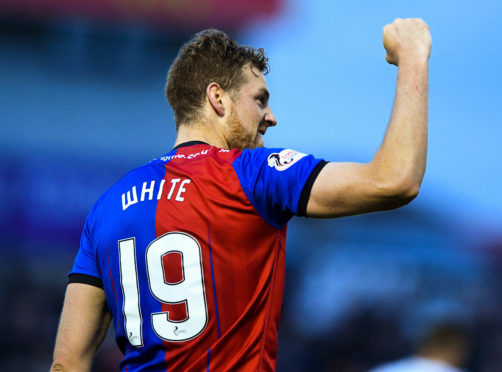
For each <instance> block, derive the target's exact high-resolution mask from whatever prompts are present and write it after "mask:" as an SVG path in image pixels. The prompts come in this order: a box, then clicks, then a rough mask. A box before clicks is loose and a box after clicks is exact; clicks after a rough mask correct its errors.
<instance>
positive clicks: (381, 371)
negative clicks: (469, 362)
mask: <svg viewBox="0 0 502 372" xmlns="http://www.w3.org/2000/svg"><path fill="white" fill-rule="evenodd" d="M368 372H467V371H465V370H462V369H458V368H456V367H453V366H451V365H449V364H446V363H444V362H441V361H439V360H433V359H427V358H421V357H409V358H404V359H400V360H397V361H395V362H390V363H386V364H383V365H381V366H378V367H375V368H373V369H371V370H369V371H368Z"/></svg>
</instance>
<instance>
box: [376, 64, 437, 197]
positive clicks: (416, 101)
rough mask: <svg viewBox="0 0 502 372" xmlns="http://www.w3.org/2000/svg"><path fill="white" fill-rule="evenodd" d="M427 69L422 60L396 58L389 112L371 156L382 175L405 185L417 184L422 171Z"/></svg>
mask: <svg viewBox="0 0 502 372" xmlns="http://www.w3.org/2000/svg"><path fill="white" fill-rule="evenodd" d="M428 69H429V68H428V63H427V61H426V60H425V61H419V60H418V61H417V60H409V61H407V60H404V61H401V62H400V64H399V69H398V77H397V86H396V96H395V100H394V107H393V110H392V116H391V119H390V121H389V125H388V128H387V131H386V133H385V137H384V141H383V143H382V145H381V147H380V149H379V150H378V152H377V153H376V155H375V158H374V160H373V161H374V163H375V164H376V165H377V167H378V168H379V172H381V174H382V175H383V176H384V177H388V178H391V179H393V180H396V179H397V180H399V182H401V183H403V187H405V188H406V187H411V188H419V187H420V185H421V183H422V179H423V176H424V172H425V166H426V160H427V122H428V88H429V82H428V80H429V78H428ZM417 191H418V190H417Z"/></svg>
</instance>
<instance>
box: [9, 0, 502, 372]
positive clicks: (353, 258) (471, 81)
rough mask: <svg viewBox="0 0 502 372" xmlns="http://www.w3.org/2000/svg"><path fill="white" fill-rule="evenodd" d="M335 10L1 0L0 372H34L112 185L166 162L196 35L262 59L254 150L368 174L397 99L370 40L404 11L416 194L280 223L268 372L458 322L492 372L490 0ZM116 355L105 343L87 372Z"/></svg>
mask: <svg viewBox="0 0 502 372" xmlns="http://www.w3.org/2000/svg"><path fill="white" fill-rule="evenodd" d="M335 3H336V2H330V1H327V0H326V1H316V2H309V1H307V0H240V1H233V0H184V1H182V0H127V1H115V0H101V1H77V0H74V1H69V2H68V1H64V0H52V1H50V2H35V1H31V0H0V157H1V162H0V195H1V197H0V218H1V225H0V226H1V227H0V233H1V236H2V239H1V242H2V243H1V246H0V308H1V310H0V311H1V314H2V316H1V317H0V334H1V335H2V337H0V350H2V352H1V353H0V371H27V372H38V371H46V370H48V368H49V364H50V361H51V353H52V347H53V342H54V337H55V334H56V328H57V322H58V316H59V312H60V309H61V305H62V301H63V294H64V290H65V286H66V274H67V272H68V271H69V270H70V268H71V266H72V263H73V258H74V255H75V253H76V250H77V249H78V244H79V238H80V232H81V228H82V225H83V222H84V219H85V217H86V215H87V213H88V211H89V210H90V208H91V206H92V204H93V203H94V202H95V200H96V199H97V198H98V197H99V195H100V194H101V193H102V192H103V191H104V190H105V189H106V188H107V187H109V186H110V185H111V184H112V183H113V182H114V181H115V180H117V179H118V178H119V177H120V176H121V175H122V174H124V173H125V172H126V171H128V170H129V169H130V168H132V167H134V166H136V165H139V164H141V163H143V162H146V161H148V160H150V159H151V158H154V157H156V156H158V155H159V154H164V153H166V152H167V151H169V150H170V148H171V146H172V144H173V142H174V136H175V132H174V123H173V118H172V112H171V110H170V108H169V106H168V104H167V102H166V101H165V99H164V95H163V88H164V82H165V76H166V72H167V69H168V67H169V65H170V63H171V61H172V59H173V58H174V56H175V54H176V52H177V50H178V48H179V46H180V45H181V43H183V42H184V41H186V40H187V38H188V37H189V36H190V35H191V34H192V33H193V32H195V31H198V30H200V29H202V28H205V27H208V26H215V27H218V28H221V29H224V30H225V31H227V32H229V33H231V34H232V35H233V36H235V37H236V38H237V39H238V40H239V41H241V42H243V43H246V44H251V45H253V46H263V47H265V49H266V51H267V52H268V55H269V56H270V57H271V73H270V74H269V76H268V84H269V89H270V91H271V92H272V97H271V106H272V109H273V110H274V111H275V114H276V116H277V117H278V119H279V126H278V127H277V128H275V129H273V130H271V131H269V133H267V136H266V137H265V141H266V143H267V145H268V146H281V147H284V146H285V147H291V148H295V149H298V150H300V151H303V152H309V153H313V154H315V155H317V156H321V157H325V158H326V159H329V160H353V161H368V160H369V159H371V156H372V154H373V153H374V151H375V150H376V148H377V147H378V145H379V143H380V140H381V138H382V135H383V132H384V129H385V125H386V121H387V120H388V117H389V115H390V109H391V103H392V98H393V91H394V88H395V76H396V71H395V69H394V68H393V67H390V66H388V65H386V64H385V61H384V52H383V48H382V47H381V28H382V27H383V25H384V24H386V23H390V22H391V21H392V20H393V19H394V18H395V17H409V16H419V17H423V18H424V19H425V20H426V21H427V22H428V23H429V24H430V25H431V30H432V35H433V52H432V59H431V93H430V101H431V105H430V124H431V130H430V133H431V139H430V156H429V169H428V171H427V174H426V178H425V181H424V186H423V189H422V191H421V195H420V196H419V197H418V199H417V200H416V201H414V202H413V203H412V204H411V205H409V206H407V207H405V208H403V209H400V210H398V211H393V212H387V213H380V214H371V215H367V216H358V217H351V218H345V219H339V220H307V219H294V220H293V221H292V222H291V224H290V228H289V237H288V258H287V270H288V273H287V280H286V292H285V302H284V306H283V318H282V323H281V329H280V340H279V362H278V371H292V372H294V371H340V372H358V371H361V372H362V371H366V370H367V369H368V368H370V367H372V366H374V365H376V364H378V363H381V362H384V361H389V360H392V359H396V358H399V357H402V356H405V355H408V354H410V353H412V352H413V350H414V344H415V342H416V340H417V338H418V337H420V336H421V334H422V333H423V332H424V331H425V330H426V329H427V328H428V327H430V326H432V325H433V324H435V323H438V322H442V321H444V320H455V321H458V322H461V323H463V324H465V325H467V326H468V327H469V329H470V334H471V353H470V356H469V359H468V363H467V365H466V367H467V369H469V370H470V371H475V372H500V371H501V370H502V320H501V317H500V311H501V309H502V197H501V193H500V184H501V181H502V169H501V168H502V167H501V165H500V161H501V159H502V146H500V141H501V139H502V130H501V120H500V119H501V109H500V107H501V102H502V99H501V98H502V97H501V93H500V83H501V82H502V78H501V77H502V74H501V72H500V70H501V69H500V66H501V61H502V57H501V50H500V46H501V45H502V42H501V35H502V28H501V27H500V25H499V24H500V21H499V18H497V17H499V16H500V15H501V13H502V12H501V9H502V6H501V5H500V4H498V3H496V2H483V1H482V2H478V3H477V4H476V7H474V6H473V5H468V4H463V3H462V2H460V3H459V2H453V1H445V2H438V3H437V4H436V3H433V2H432V1H431V2H428V1H426V2H422V3H421V4H420V5H413V4H401V2H397V1H389V2H386V3H385V4H373V3H370V2H364V1H363V2H358V3H357V4H354V5H337V4H335ZM446 14H448V16H446ZM119 358H120V355H119V352H118V350H117V348H116V346H115V344H114V341H113V335H112V334H111V333H110V334H109V337H108V338H107V340H106V341H105V344H104V345H103V347H102V349H101V351H100V353H99V355H98V357H97V360H96V363H95V367H94V371H95V372H102V371H112V370H117V367H116V365H117V361H118V359H119Z"/></svg>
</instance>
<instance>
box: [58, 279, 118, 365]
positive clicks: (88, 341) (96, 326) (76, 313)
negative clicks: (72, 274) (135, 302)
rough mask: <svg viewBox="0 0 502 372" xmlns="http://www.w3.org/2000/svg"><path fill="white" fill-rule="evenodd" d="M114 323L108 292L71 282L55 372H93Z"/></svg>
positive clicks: (65, 304) (64, 306) (59, 334)
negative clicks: (92, 368)
mask: <svg viewBox="0 0 502 372" xmlns="http://www.w3.org/2000/svg"><path fill="white" fill-rule="evenodd" d="M110 320H111V315H110V313H109V312H108V310H107V307H106V298H105V292H104V291H103V290H102V289H101V288H98V287H94V286H91V285H88V284H81V283H70V284H69V285H68V288H67V289H66V295H65V300H64V305H63V312H62V314H61V320H60V322H59V328H58V334H57V337H56V346H55V348H54V361H53V363H52V366H51V372H56V371H57V372H61V371H64V372H74V371H75V372H77V371H78V372H80V371H82V372H83V371H90V370H91V366H92V361H93V359H94V355H95V353H96V350H97V349H98V347H99V345H101V343H102V342H103V339H104V337H105V335H106V331H107V330H108V326H109V324H110Z"/></svg>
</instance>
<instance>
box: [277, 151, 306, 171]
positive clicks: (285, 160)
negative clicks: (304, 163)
mask: <svg viewBox="0 0 502 372" xmlns="http://www.w3.org/2000/svg"><path fill="white" fill-rule="evenodd" d="M305 156H307V154H302V153H301V152H297V151H295V150H290V149H285V150H282V151H281V152H279V153H277V152H274V153H272V154H270V155H269V156H268V158H267V160H268V166H269V167H274V168H275V169H277V170H278V171H283V170H286V169H288V168H289V167H291V166H292V165H293V164H295V163H296V162H297V161H298V160H300V159H301V158H303V157H305Z"/></svg>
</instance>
